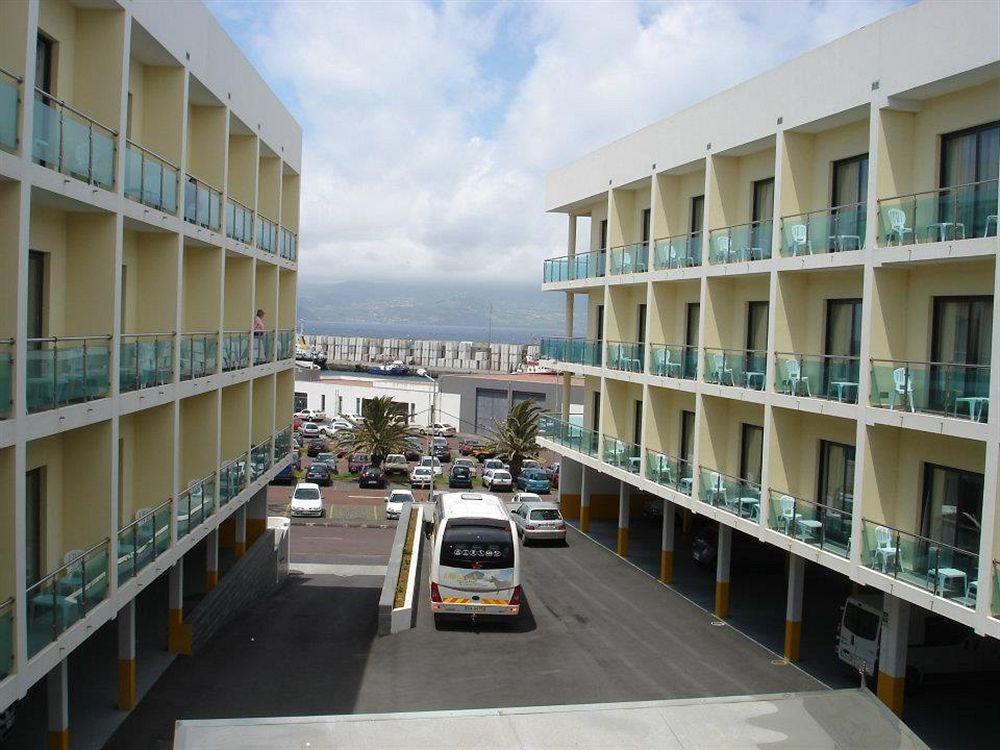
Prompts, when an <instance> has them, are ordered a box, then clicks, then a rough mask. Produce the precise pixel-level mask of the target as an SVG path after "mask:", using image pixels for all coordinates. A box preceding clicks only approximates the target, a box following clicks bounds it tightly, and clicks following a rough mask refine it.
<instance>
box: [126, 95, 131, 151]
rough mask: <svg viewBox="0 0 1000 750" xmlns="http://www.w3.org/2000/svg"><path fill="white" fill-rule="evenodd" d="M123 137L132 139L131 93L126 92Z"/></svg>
mask: <svg viewBox="0 0 1000 750" xmlns="http://www.w3.org/2000/svg"><path fill="white" fill-rule="evenodd" d="M125 137H126V138H129V139H131V138H132V92H131V91H129V92H128V100H127V102H126V105H125Z"/></svg>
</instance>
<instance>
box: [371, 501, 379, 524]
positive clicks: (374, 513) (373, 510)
mask: <svg viewBox="0 0 1000 750" xmlns="http://www.w3.org/2000/svg"><path fill="white" fill-rule="evenodd" d="M372 518H374V519H375V521H376V523H377V522H378V511H377V510H375V506H374V505H373V506H372Z"/></svg>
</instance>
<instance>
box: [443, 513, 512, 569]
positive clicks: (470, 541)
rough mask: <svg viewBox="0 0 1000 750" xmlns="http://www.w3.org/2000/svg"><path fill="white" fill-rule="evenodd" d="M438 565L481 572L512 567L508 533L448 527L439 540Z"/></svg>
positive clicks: (480, 528) (495, 529) (504, 531)
mask: <svg viewBox="0 0 1000 750" xmlns="http://www.w3.org/2000/svg"><path fill="white" fill-rule="evenodd" d="M441 564H442V565H447V566H448V567H450V568H476V569H482V570H496V569H498V568H512V567H514V543H513V539H511V534H510V529H509V528H507V529H501V528H497V527H493V526H464V525H456V524H455V523H454V522H452V523H449V524H448V525H447V526H446V527H445V530H444V537H443V538H442V539H441Z"/></svg>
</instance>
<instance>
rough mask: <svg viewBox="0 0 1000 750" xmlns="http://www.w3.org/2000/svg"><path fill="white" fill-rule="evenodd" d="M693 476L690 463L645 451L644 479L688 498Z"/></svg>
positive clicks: (664, 454)
mask: <svg viewBox="0 0 1000 750" xmlns="http://www.w3.org/2000/svg"><path fill="white" fill-rule="evenodd" d="M693 476H694V469H693V467H692V466H691V462H690V461H685V460H684V459H683V458H678V457H677V456H671V455H669V454H667V453H658V452H657V451H653V450H649V449H647V450H646V479H648V480H649V481H651V482H656V483H657V484H658V485H660V486H662V487H669V488H670V489H672V490H676V491H677V492H681V493H683V494H685V495H687V496H688V497H690V496H691V485H692V482H693V479H692V478H693Z"/></svg>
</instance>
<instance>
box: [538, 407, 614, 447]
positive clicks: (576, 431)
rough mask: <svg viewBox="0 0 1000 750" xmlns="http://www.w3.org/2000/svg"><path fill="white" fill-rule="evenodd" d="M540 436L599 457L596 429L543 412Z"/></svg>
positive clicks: (539, 423) (540, 421) (539, 421)
mask: <svg viewBox="0 0 1000 750" xmlns="http://www.w3.org/2000/svg"><path fill="white" fill-rule="evenodd" d="M538 436H539V437H543V438H546V439H548V440H551V441H552V442H554V443H558V444H559V445H562V446H564V447H566V448H569V449H570V450H574V451H577V452H579V453H585V454H587V455H588V456H590V457H591V458H597V445H598V438H599V435H598V433H597V432H595V431H594V430H588V429H587V428H585V427H580V426H579V425H575V424H571V423H569V422H564V421H563V420H561V419H557V418H555V417H552V416H549V415H545V414H543V415H542V416H541V417H539V419H538Z"/></svg>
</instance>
